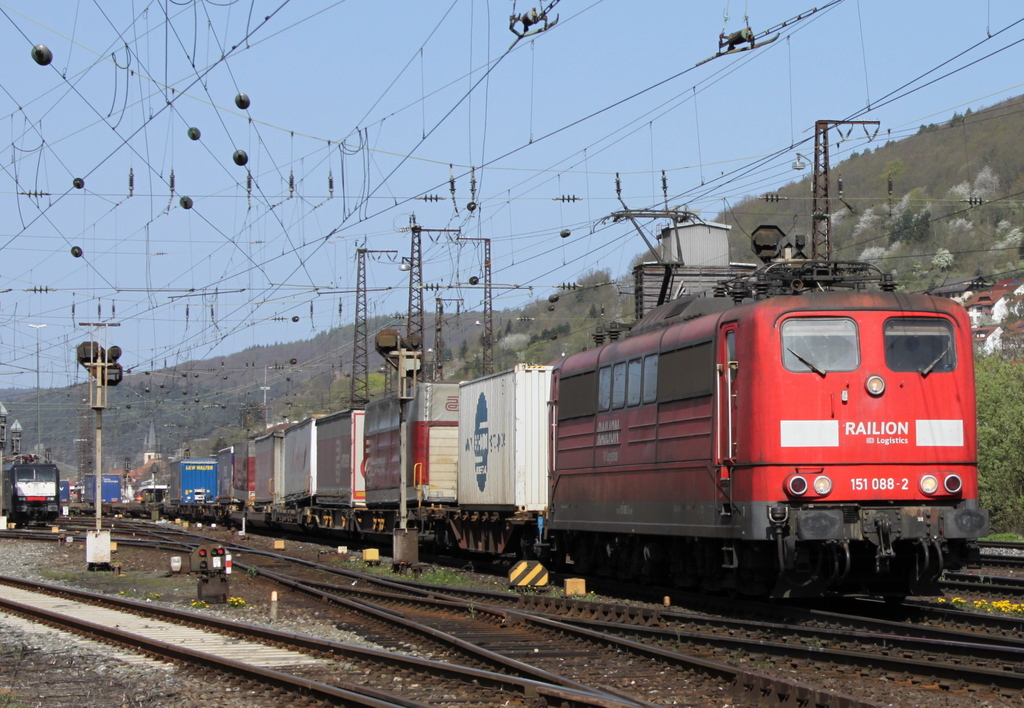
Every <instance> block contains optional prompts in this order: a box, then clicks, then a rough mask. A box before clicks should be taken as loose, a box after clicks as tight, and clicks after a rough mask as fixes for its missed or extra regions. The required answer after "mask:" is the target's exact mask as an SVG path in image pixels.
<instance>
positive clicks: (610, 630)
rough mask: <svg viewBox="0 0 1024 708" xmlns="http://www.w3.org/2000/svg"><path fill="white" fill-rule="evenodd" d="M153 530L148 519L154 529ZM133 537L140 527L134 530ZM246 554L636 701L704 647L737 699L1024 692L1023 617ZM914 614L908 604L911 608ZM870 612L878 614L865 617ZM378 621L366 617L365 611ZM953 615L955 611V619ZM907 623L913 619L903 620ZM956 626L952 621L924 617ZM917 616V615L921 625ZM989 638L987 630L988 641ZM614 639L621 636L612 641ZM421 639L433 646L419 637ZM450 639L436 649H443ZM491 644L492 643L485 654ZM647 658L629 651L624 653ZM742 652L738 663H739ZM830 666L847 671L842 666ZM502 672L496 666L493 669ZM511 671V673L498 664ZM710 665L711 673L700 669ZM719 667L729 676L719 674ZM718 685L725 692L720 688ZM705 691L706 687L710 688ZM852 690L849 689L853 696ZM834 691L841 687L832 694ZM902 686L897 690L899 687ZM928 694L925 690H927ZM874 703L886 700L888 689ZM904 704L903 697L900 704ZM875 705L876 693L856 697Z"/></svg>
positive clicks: (462, 650)
mask: <svg viewBox="0 0 1024 708" xmlns="http://www.w3.org/2000/svg"><path fill="white" fill-rule="evenodd" d="M150 527H151V525H150ZM138 533H141V531H140V532H138ZM198 541H199V539H197V538H195V537H190V536H189V535H188V534H187V533H186V532H183V531H180V530H171V529H161V530H160V531H159V532H158V538H155V539H154V540H152V541H145V540H143V539H141V538H136V539H131V538H127V537H126V538H124V539H122V541H121V542H123V543H140V544H146V543H150V544H152V543H156V544H160V545H161V546H163V547H166V546H168V545H171V546H174V547H175V548H187V547H188V546H189V544H195V543H197V542H198ZM235 548H236V549H237V550H236V552H237V553H239V556H236V558H238V557H240V558H243V559H245V562H244V563H240V562H238V561H236V567H237V568H239V569H240V570H245V569H247V568H252V569H254V570H255V572H256V573H257V574H259V575H261V576H262V577H264V578H266V579H267V580H272V581H274V582H277V583H280V584H281V585H282V586H285V587H288V588H289V589H291V590H292V591H294V592H303V593H306V594H308V595H309V596H311V597H315V598H317V599H320V600H322V601H325V602H331V603H333V604H335V605H336V606H337V607H339V608H343V616H342V617H341V618H338V619H336V620H334V621H337V622H338V625H339V626H341V627H344V628H346V629H350V630H353V631H357V632H359V633H361V634H365V635H368V636H370V637H372V638H374V639H377V640H378V641H382V642H385V643H386V642H388V641H390V642H392V643H394V644H396V645H402V644H406V643H413V644H417V645H419V646H420V647H421V648H422V647H426V646H433V647H434V648H432V649H428V651H434V652H441V653H445V654H446V655H450V654H451V653H455V654H459V655H462V656H463V659H462V661H464V662H465V663H475V665H477V666H482V667H488V668H495V667H496V666H497V664H496V663H495V661H496V660H495V658H494V656H492V654H497V655H499V656H503V657H505V658H511V659H513V660H515V661H519V662H521V663H522V664H524V665H528V666H530V667H531V669H532V670H538V669H539V670H540V671H542V672H546V673H545V674H530V673H529V671H526V672H525V674H523V675H528V676H529V675H533V676H534V677H535V678H536V680H540V681H552V676H556V675H557V676H559V677H560V678H555V679H554V680H553V682H554V683H559V682H561V685H563V686H565V687H572V686H591V687H593V686H595V685H597V686H598V687H599V689H600V690H606V691H607V692H608V697H609V699H611V700H620V701H623V702H626V703H629V702H634V703H635V704H643V702H644V701H646V700H647V699H648V698H651V697H655V698H657V699H659V701H660V699H663V698H672V697H673V696H672V693H671V691H672V690H673V687H675V686H677V685H679V683H680V680H681V676H683V675H684V674H685V676H686V679H685V680H686V681H690V680H691V676H692V675H693V673H694V672H696V671H699V670H700V669H697V668H694V667H693V665H692V664H690V665H689V666H688V667H683V665H681V664H680V665H679V666H680V668H678V669H676V671H675V673H673V672H671V671H666V669H665V667H666V666H670V665H672V664H673V663H674V662H675V661H676V658H675V656H674V655H680V654H682V655H690V657H693V656H694V655H699V656H700V657H702V658H703V659H707V660H709V661H711V662H712V663H720V664H723V665H726V666H729V665H730V664H729V662H730V661H731V662H732V667H731V670H733V671H735V668H736V667H735V664H736V663H740V664H741V665H744V664H745V665H746V666H747V667H750V666H757V667H759V668H760V669H762V670H761V671H749V670H747V671H743V670H742V668H741V670H740V671H739V672H738V673H734V674H733V678H732V679H721V680H720V681H719V686H720V687H721V685H723V684H728V685H729V686H730V688H731V689H732V690H733V691H734V692H737V693H738V694H739V695H741V696H743V695H746V696H748V697H749V696H750V695H753V694H754V693H764V694H766V695H773V696H775V697H776V698H777V699H781V698H784V697H788V696H793V695H802V696H812V695H813V696H815V697H814V701H815V703H816V704H817V705H857V703H849V702H848V701H850V700H852V699H848V698H846V697H845V696H844V695H843V694H842V693H841V692H839V693H837V692H836V691H827V690H819V691H818V692H817V694H815V693H814V689H810V688H809V687H807V686H804V685H800V684H792V683H791V684H788V685H787V684H785V683H783V682H779V681H777V680H775V681H772V680H771V679H769V678H768V677H766V676H764V675H763V674H764V673H765V671H764V670H765V669H769V671H768V672H767V673H771V674H773V676H774V675H775V674H776V672H775V671H773V670H772V669H777V668H778V667H779V666H785V667H787V671H795V672H796V673H797V675H815V676H829V675H833V674H837V673H838V674H840V675H841V674H843V673H848V674H850V675H856V676H857V677H858V680H859V681H863V680H873V681H876V682H878V683H879V684H880V685H881V684H887V685H888V686H892V687H896V686H899V687H901V688H911V689H914V690H919V691H925V692H927V691H931V692H932V694H933V695H934V694H936V693H947V694H952V693H956V692H960V693H963V694H969V695H974V696H977V697H978V698H979V699H984V700H994V701H995V702H996V704H999V702H1000V701H1012V700H1015V699H1016V698H1017V697H1019V696H1020V693H1021V690H1022V689H1024V683H1022V676H1024V674H1022V672H1024V645H1022V644H1021V642H1020V640H1019V637H1020V636H1021V632H1020V625H1019V624H1014V623H1013V622H1000V621H998V618H994V617H991V616H985V617H984V618H983V619H984V620H985V621H986V623H985V624H980V623H979V622H978V621H976V620H974V619H972V618H973V617H976V616H975V615H971V616H968V613H962V612H961V613H955V612H954V613H947V614H946V615H945V617H946V619H945V620H940V619H938V617H939V615H938V614H934V615H931V616H930V617H929V613H928V612H927V611H926V610H925V609H923V608H922V609H916V610H915V611H914V612H915V614H916V615H917V619H915V620H911V619H909V618H908V617H902V618H900V619H897V620H886V619H884V617H882V616H881V615H884V614H885V613H890V614H891V613H892V611H893V609H892V608H891V607H890V606H888V605H884V604H882V603H874V604H872V603H866V604H864V605H862V607H864V608H877V609H871V610H867V609H865V612H864V613H863V615H861V616H855V615H850V614H845V615H844V614H837V613H827V612H824V611H807V612H802V611H800V610H798V609H796V608H774V609H775V610H777V611H778V613H781V614H779V615H777V616H775V617H774V618H769V619H763V620H762V619H755V618H753V617H752V614H756V613H757V612H762V613H763V612H768V610H767V609H765V608H764V606H760V607H761V608H762V609H760V610H749V609H743V610H742V615H743V616H742V618H741V619H730V618H728V617H714V616H711V615H705V614H701V613H693V612H690V613H687V612H682V611H678V610H676V609H674V608H671V609H669V608H651V607H644V608H638V607H630V606H624V605H617V604H612V603H595V602H589V601H585V600H569V599H567V598H550V597H542V596H538V595H517V594H511V593H507V592H495V591H481V590H475V589H468V588H457V587H444V588H439V587H437V586H429V585H424V584H421V583H416V582H413V581H410V580H407V579H392V578H381V577H376V576H373V575H368V574H366V573H361V572H355V571H352V570H348V569H345V568H335V567H331V566H326V565H323V564H318V563H316V562H314V561H310V560H306V559H296V558H291V557H289V556H286V555H283V554H277V553H270V552H267V551H261V550H255V549H250V548H247V547H243V546H237V547H235ZM729 604H730V606H731V609H732V612H733V613H734V614H735V613H740V612H741V608H748V607H758V605H757V604H756V603H735V602H730V603H729ZM909 611H910V610H907V612H908V613H909ZM871 612H877V613H878V614H879V615H880V617H879V618H877V619H872V618H871V617H868V616H866V615H869V614H870V613H871ZM368 617H372V619H367V618H368ZM950 618H952V619H950ZM910 621H913V622H914V624H908V622H910ZM943 621H944V622H945V623H947V624H952V625H955V627H957V628H959V630H960V631H956V628H954V629H948V628H942V627H936V626H927V625H929V624H931V625H938V624H942V623H943ZM918 622H920V623H921V624H920V625H919V624H918ZM993 635H995V636H993ZM610 636H615V637H617V639H618V640H619V642H620V643H618V644H615V643H613V642H610V640H609V639H608V637H610ZM424 642H428V644H424ZM444 644H447V647H446V648H444V649H440V648H438V647H439V646H441V645H444ZM599 644H605V645H607V646H613V647H615V648H614V649H610V650H607V651H610V652H611V656H612V659H611V661H612V662H615V657H618V661H617V663H618V664H619V665H621V664H622V663H623V662H622V656H623V655H628V656H630V657H631V658H630V661H634V664H633V665H632V666H630V670H629V674H630V675H629V681H632V682H633V684H632V685H633V686H635V685H636V684H637V683H638V682H637V679H638V678H639V679H640V681H639V683H640V684H642V685H643V687H644V688H643V691H642V693H640V694H638V693H637V692H636V691H635V689H633V692H632V693H631V692H630V691H631V686H630V684H629V683H628V682H625V681H620V680H619V679H620V678H624V677H619V676H616V675H615V673H614V672H613V671H609V670H608V666H609V665H610V666H613V667H614V666H615V664H614V663H612V664H608V663H607V662H606V661H605V660H603V659H601V658H600V656H601V655H600V652H599V651H598V650H597V649H595V647H596V646H598V645H599ZM482 648H485V649H486V651H480V650H481V649H482ZM634 656H635V657H641V659H633V658H632V657H634ZM737 657H738V660H737ZM836 667H841V668H840V669H839V671H838V672H837V670H836ZM495 670H501V669H495ZM506 670H507V669H506ZM704 670H705V671H706V670H707V669H706V668H705V669H704ZM723 675H724V674H723ZM720 687H719V689H718V691H719V693H720V691H721V688H720ZM710 690H711V689H708V688H704V689H702V692H704V693H708V692H709V691H710ZM855 690H856V688H855V687H851V689H850V690H849V692H850V693H853V692H855ZM839 691H842V689H839ZM897 693H898V692H897ZM924 695H928V694H927V693H925V694H924ZM871 698H872V699H874V700H880V701H881V702H892V699H891V698H888V697H886V696H885V695H884V694H878V695H877V696H876V695H874V694H872V697H871ZM896 703H897V704H900V701H899V700H897V701H896ZM861 704H871V700H864V701H861Z"/></svg>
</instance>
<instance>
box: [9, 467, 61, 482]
mask: <svg viewBox="0 0 1024 708" xmlns="http://www.w3.org/2000/svg"><path fill="white" fill-rule="evenodd" d="M14 478H15V479H16V480H17V481H19V482H53V481H55V480H56V479H57V469H56V468H55V467H43V468H38V467H17V468H15V470H14Z"/></svg>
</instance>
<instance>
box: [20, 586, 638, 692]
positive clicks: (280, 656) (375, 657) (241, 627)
mask: <svg viewBox="0 0 1024 708" xmlns="http://www.w3.org/2000/svg"><path fill="white" fill-rule="evenodd" d="M0 607H2V608H3V609H4V610H5V611H7V612H13V613H15V614H18V615H20V616H24V617H29V618H31V619H33V620H35V621H39V622H45V623H47V624H50V625H52V626H56V627H59V628H61V629H70V630H71V631H74V632H77V633H80V634H83V635H86V636H90V637H94V638H99V639H102V640H104V641H106V642H110V643H113V644H116V645H120V646H122V647H124V648H127V649H132V650H133V651H143V652H145V653H147V654H149V655H152V656H155V657H159V658H161V659H164V660H171V661H176V662H186V663H192V664H196V665H198V666H200V667H205V668H206V669H210V668H215V669H216V670H217V671H220V672H222V673H224V674H229V675H231V676H234V677H238V678H241V679H243V680H244V681H247V682H250V683H255V684H258V685H261V686H264V687H267V688H270V689H273V690H284V691H285V692H287V693H289V694H293V695H295V696H300V697H303V698H311V699H313V700H315V701H318V702H320V703H323V704H327V705H345V706H379V707H381V708H385V707H391V706H405V707H407V708H419V707H421V706H428V705H438V704H439V702H438V698H439V697H440V698H442V701H441V703H440V704H447V703H451V704H458V705H460V706H492V705H500V704H502V703H505V702H506V701H523V700H529V701H531V702H532V703H533V704H536V705H558V706H563V705H564V706H573V707H574V708H576V707H578V708H584V707H587V706H593V707H595V708H619V707H620V706H621V707H628V706H633V705H639V704H636V703H633V702H629V701H622V700H619V699H617V698H614V697H609V696H607V695H603V694H602V693H600V692H596V691H595V692H588V691H586V690H575V689H566V688H562V687H559V686H554V685H551V684H547V683H544V682H539V681H533V680H530V679H519V678H516V677H514V676H509V675H502V674H497V673H493V672H486V671H480V670H477V669H473V668H469V667H459V666H456V665H453V664H446V663H442V662H436V661H430V660H424V659H416V658H412V657H407V656H401V655H397V654H393V653H390V652H382V651H376V650H372V649H361V648H358V647H353V646H350V645H344V644H339V643H337V642H330V641H326V640H318V639H313V638H310V637H303V636H300V635H295V634H290V633H286V632H278V631H275V630H272V629H266V628H262V627H255V626H252V625H245V624H240V623H235V622H228V621H226V620H220V619H216V618H212V617H205V616H200V615H196V614H194V613H188V612H182V611H177V610H173V609H170V608H164V607H157V606H154V605H152V604H147V603H138V602H134V601H131V600H123V599H118V598H111V597H109V596H105V595H97V594H95V593H87V592H84V591H77V590H71V589H69V588H65V587H59V586H55V585H49V584H46V583H34V582H30V581H25V580H20V579H17V578H10V577H5V576H3V577H0ZM154 636H156V637H159V639H156V638H154ZM339 677H347V678H348V679H349V680H342V679H341V678H339ZM396 682H398V685H400V686H401V688H400V689H399V690H396V689H395V688H394V687H395V685H396Z"/></svg>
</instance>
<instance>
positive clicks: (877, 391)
mask: <svg viewBox="0 0 1024 708" xmlns="http://www.w3.org/2000/svg"><path fill="white" fill-rule="evenodd" d="M864 386H865V388H867V390H868V393H870V394H871V395H872V396H881V395H882V392H883V391H885V380H884V379H883V378H882V377H881V376H871V377H868V380H867V382H866V383H865V384H864Z"/></svg>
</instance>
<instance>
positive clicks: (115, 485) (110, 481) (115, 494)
mask: <svg viewBox="0 0 1024 708" xmlns="http://www.w3.org/2000/svg"><path fill="white" fill-rule="evenodd" d="M101 484H102V487H101V488H100V494H102V495H103V503H104V504H111V503H115V504H116V503H117V502H120V501H121V475H119V474H105V475H103V480H102V481H101Z"/></svg>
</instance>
